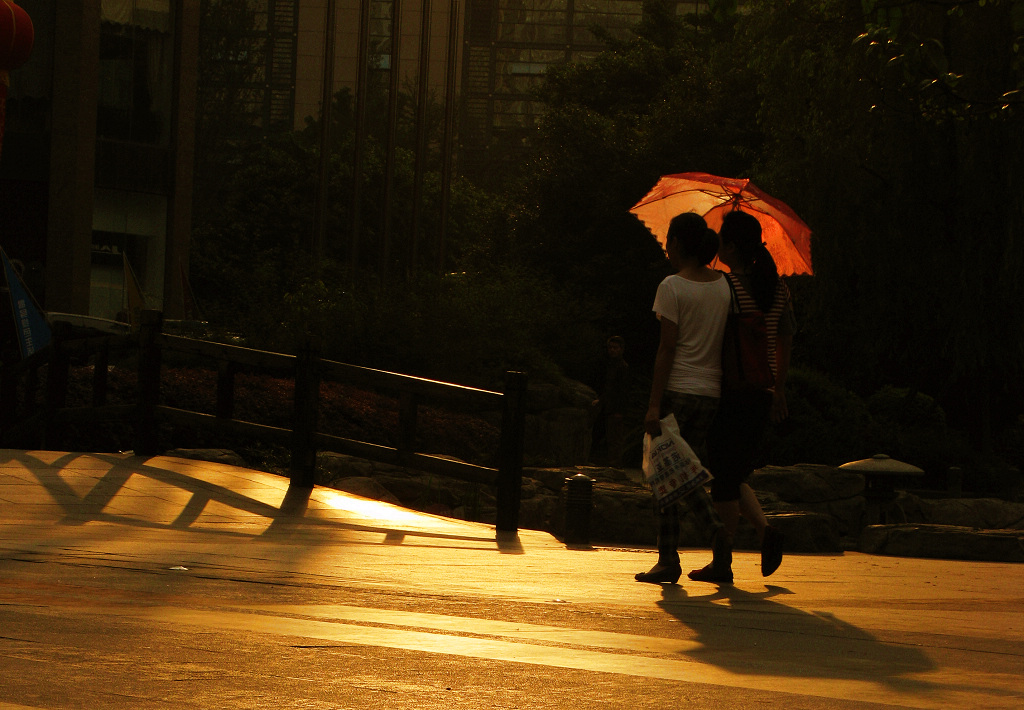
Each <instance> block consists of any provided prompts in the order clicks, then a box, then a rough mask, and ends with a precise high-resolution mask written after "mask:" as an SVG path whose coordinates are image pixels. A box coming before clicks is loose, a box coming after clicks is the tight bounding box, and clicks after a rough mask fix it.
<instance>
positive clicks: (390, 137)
mask: <svg viewBox="0 0 1024 710" xmlns="http://www.w3.org/2000/svg"><path fill="white" fill-rule="evenodd" d="M401 47H402V3H401V0H391V66H390V67H389V70H388V134H387V147H386V148H385V151H386V152H385V156H384V197H383V200H382V202H383V203H384V215H383V220H382V222H383V224H382V228H381V245H380V276H381V278H384V277H386V276H387V272H388V261H389V260H390V252H391V201H392V192H393V190H394V183H395V143H396V139H397V136H398V81H399V78H400V71H399V70H400V67H401V65H400V61H401V59H400V54H401Z"/></svg>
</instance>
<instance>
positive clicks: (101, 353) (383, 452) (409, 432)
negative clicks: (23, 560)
mask: <svg viewBox="0 0 1024 710" xmlns="http://www.w3.org/2000/svg"><path fill="white" fill-rule="evenodd" d="M142 315H143V317H142V323H141V326H140V327H137V328H135V329H134V330H133V332H132V334H131V335H98V336H97V335H92V336H86V337H82V338H73V339H72V338H70V337H68V336H67V334H66V333H65V331H64V329H63V328H60V327H58V328H55V332H54V338H53V340H52V342H51V344H50V345H49V346H47V348H45V349H44V350H43V351H40V352H39V353H36V355H34V356H33V357H32V359H31V360H27V361H23V362H21V363H17V364H14V365H9V366H5V367H3V368H0V398H3V397H10V396H12V392H14V393H15V394H14V396H15V397H16V387H17V385H16V378H17V377H18V376H19V375H20V374H22V373H25V372H28V373H29V377H30V378H32V379H33V380H36V379H38V378H37V376H36V375H35V373H36V372H37V371H38V369H39V368H41V367H43V366H44V365H45V366H47V368H48V370H47V388H46V398H45V406H44V407H43V409H42V412H41V414H42V416H41V417H39V416H38V413H37V414H36V416H35V417H34V418H33V421H35V420H38V421H39V422H40V426H39V428H41V429H42V431H43V432H44V433H43V437H44V442H45V440H46V439H48V438H51V437H52V436H54V434H53V432H54V431H55V429H54V427H55V426H57V425H59V424H60V423H61V422H67V421H77V420H81V419H83V418H92V419H94V417H95V416H96V415H99V416H100V417H101V418H103V419H107V418H111V419H118V418H126V419H129V420H130V421H131V422H132V424H133V426H134V427H135V432H136V438H135V448H136V453H137V454H139V455H154V454H156V453H159V450H160V449H159V442H158V437H157V434H158V431H157V423H158V422H159V421H161V420H163V421H175V422H182V423H191V424H197V423H198V424H200V425H202V426H204V428H208V429H227V430H231V431H234V432H236V433H245V434H247V435H250V436H255V437H259V438H267V439H273V440H278V441H283V442H287V441H289V440H290V441H291V445H292V482H293V484H296V485H300V486H310V485H312V483H313V472H314V470H315V465H316V463H315V460H316V452H317V450H333V451H338V452H339V453H347V454H350V455H354V456H359V457H361V458H366V459H370V460H374V461H380V462H384V463H392V464H402V465H406V466H408V467H410V468H418V469H421V470H424V471H428V472H431V473H437V474H439V475H446V476H451V477H454V478H458V479H461V480H465V481H469V482H474V483H487V484H490V485H496V486H497V498H498V520H497V529H498V530H499V531H502V532H515V531H516V530H517V528H518V517H519V497H520V489H521V486H522V456H523V451H522V443H523V418H524V411H523V407H524V395H525V389H526V376H525V373H512V372H510V373H508V375H507V379H506V391H505V392H496V391H493V390H485V389H479V388H476V387H469V386H466V385H460V384H455V383H451V382H442V381H439V380H432V379H428V378H424V377H418V376H415V375H407V374H403V373H398V372H389V371H386V370H377V369H374V368H369V367H363V366H360V365H352V364H348V363H343V362H338V361H334V360H326V359H321V358H320V357H319V352H318V348H317V346H316V343H315V342H309V343H307V344H306V345H305V346H304V347H303V348H301V349H300V351H299V354H298V355H288V354H284V353H275V352H270V351H265V350H257V349H254V348H248V347H243V346H238V345H230V344H227V343H215V342H210V341H203V340H196V339H193V338H188V337H184V336H180V335H169V334H167V333H163V332H162V323H163V318H162V314H160V313H159V312H158V311H144V312H143V314H142ZM111 350H137V352H138V389H137V394H136V402H135V404H133V405H107V404H106V403H105V392H101V393H97V392H96V389H97V388H100V387H105V385H106V375H107V362H108V360H107V358H108V357H109V353H110V351H111ZM164 352H174V353H180V354H186V355H188V354H191V355H198V356H202V357H207V358H210V359H213V360H216V361H219V362H220V363H221V364H222V366H221V367H220V370H219V374H218V393H217V399H218V402H217V410H218V411H217V414H216V415H211V414H205V413H202V412H193V411H189V410H182V409H177V408H173V407H168V406H164V405H161V404H160V403H159V399H160V397H159V388H160V369H161V362H162V357H163V353H164ZM94 353H95V354H97V360H96V363H97V364H96V368H95V371H94V380H93V383H94V384H93V387H94V392H93V404H92V406H91V407H76V408H68V407H67V406H66V402H65V400H66V390H67V379H68V369H69V361H70V357H69V356H71V355H74V356H77V357H88V356H89V355H91V354H94ZM238 367H252V368H261V369H266V370H290V371H291V372H292V373H293V377H294V380H295V383H296V386H295V415H296V416H295V419H296V421H295V425H294V427H293V429H291V430H288V429H284V428H281V427H274V426H269V425H266V424H259V423H255V422H246V421H243V420H238V419H236V418H235V417H234V416H233V414H232V409H233V396H234V394H233V393H234V376H235V374H236V372H237V369H238ZM325 375H326V376H328V379H331V380H334V381H341V382H345V383H350V384H355V385H358V386H363V387H369V388H372V389H378V390H386V391H390V392H393V393H396V394H398V395H399V407H400V411H399V432H398V436H399V443H398V446H397V447H389V446H382V445H379V444H373V443H371V442H365V441H357V440H354V439H347V438H344V437H338V436H333V435H330V434H327V433H324V432H321V431H319V430H318V426H317V424H318V422H317V410H318V406H319V394H320V385H321V382H322V379H324V376H325ZM32 396H33V398H34V394H33V395H32ZM421 398H423V399H427V400H431V401H438V402H447V403H457V404H460V405H464V406H465V405H468V406H471V407H473V408H476V409H477V410H485V411H486V410H491V411H500V412H501V415H502V423H501V441H500V443H499V454H498V466H497V467H496V468H491V467H488V466H480V465H477V464H471V463H466V462H462V461H457V460H453V459H448V458H444V457H442V456H437V455H431V454H423V453H417V452H416V451H414V450H413V449H414V441H415V428H416V411H417V408H418V406H419V404H420V399H421ZM33 401H34V399H33ZM27 403H28V404H32V403H31V402H27ZM10 405H11V403H7V402H0V407H5V408H7V407H9V406H10ZM30 409H31V407H30ZM27 413H28V414H33V411H29V412H27ZM24 423H25V422H24V421H22V422H17V424H22V425H23V424H24ZM24 429H25V427H24V426H14V425H11V422H8V426H7V430H6V431H0V436H3V438H5V439H6V438H7V435H8V434H11V433H12V432H13V431H18V433H19V434H21V433H23V432H24Z"/></svg>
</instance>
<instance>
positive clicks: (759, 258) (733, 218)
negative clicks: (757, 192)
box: [718, 210, 779, 311]
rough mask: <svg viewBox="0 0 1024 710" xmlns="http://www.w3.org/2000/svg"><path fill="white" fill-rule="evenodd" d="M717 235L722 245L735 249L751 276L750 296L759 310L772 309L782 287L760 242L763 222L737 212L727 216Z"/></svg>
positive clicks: (773, 262) (774, 267)
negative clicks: (779, 288)
mask: <svg viewBox="0 0 1024 710" xmlns="http://www.w3.org/2000/svg"><path fill="white" fill-rule="evenodd" d="M718 235H719V237H721V239H722V244H734V245H735V246H736V253H737V255H738V256H739V259H740V261H741V262H742V263H743V266H744V268H745V269H746V271H747V273H748V274H749V275H750V286H751V294H750V295H751V296H753V297H754V301H756V302H757V307H758V308H760V309H761V310H762V311H769V310H771V307H772V304H773V303H774V302H775V289H776V288H777V287H778V285H779V269H778V267H777V266H776V265H775V259H773V258H772V255H771V253H770V252H769V251H768V247H766V246H765V245H764V243H763V242H762V241H761V223H760V222H758V221H757V218H756V217H754V216H752V215H749V214H747V213H746V212H740V211H739V210H734V211H732V212H730V213H728V214H727V215H725V218H724V219H723V220H722V228H721V230H719V232H718Z"/></svg>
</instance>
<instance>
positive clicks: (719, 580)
mask: <svg viewBox="0 0 1024 710" xmlns="http://www.w3.org/2000/svg"><path fill="white" fill-rule="evenodd" d="M686 576H687V577H689V578H690V579H692V580H693V581H694V582H711V583H712V584H732V570H729V571H728V572H723V571H717V572H716V571H715V565H714V563H711V564H709V565H707V566H706V567H701V568H700V569H695V570H691V571H690V572H689V573H688V574H687V575H686Z"/></svg>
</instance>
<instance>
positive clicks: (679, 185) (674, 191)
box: [629, 173, 814, 276]
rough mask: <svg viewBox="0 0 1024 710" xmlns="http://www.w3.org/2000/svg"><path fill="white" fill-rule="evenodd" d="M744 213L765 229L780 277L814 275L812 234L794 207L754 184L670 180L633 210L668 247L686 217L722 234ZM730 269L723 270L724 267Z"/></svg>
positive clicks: (698, 177) (692, 177) (694, 177)
mask: <svg viewBox="0 0 1024 710" xmlns="http://www.w3.org/2000/svg"><path fill="white" fill-rule="evenodd" d="M733 210H740V211H742V212H746V213H748V214H751V215H753V216H754V217H756V218H757V221H758V222H760V223H761V238H762V240H763V241H764V243H765V244H766V245H767V247H768V251H769V252H771V255H772V257H773V258H774V259H775V264H776V265H777V266H778V267H779V273H780V274H782V275H784V276H789V275H792V274H811V273H814V272H813V270H812V269H811V228H810V227H808V226H807V225H806V224H804V221H803V220H802V219H800V218H799V217H797V215H796V212H794V211H793V210H792V209H791V208H790V207H789V205H787V204H786V203H785V202H783V201H782V200H777V199H775V198H774V197H772V196H771V195H769V194H767V193H765V192H764V191H762V190H761V189H760V188H759V187H757V186H756V185H754V184H753V183H751V182H750V180H742V179H737V178H725V177H718V176H717V175H709V174H707V173H678V174H676V175H665V176H664V177H662V178H661V179H660V180H658V184H656V185H655V186H654V188H653V189H651V191H650V192H648V193H647V195H645V196H644V198H643V199H642V200H640V201H639V202H637V203H636V204H635V205H633V207H632V208H631V209H630V210H629V211H630V212H632V213H633V214H635V215H636V216H637V217H638V218H639V219H640V221H641V222H643V223H644V225H646V226H647V228H648V229H649V230H651V233H652V234H654V236H656V237H657V238H658V241H659V242H661V245H662V246H665V238H666V235H667V233H668V224H669V222H671V221H672V218H673V217H675V216H676V215H679V214H682V213H683V212H696V213H697V214H699V215H702V216H703V217H704V219H705V220H707V223H708V226H709V227H711V228H712V229H714V230H715V231H718V229H719V228H720V227H721V226H722V218H723V217H724V216H725V215H726V214H727V213H728V212H731V211H733ZM719 266H720V268H725V265H724V264H720V265H719Z"/></svg>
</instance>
